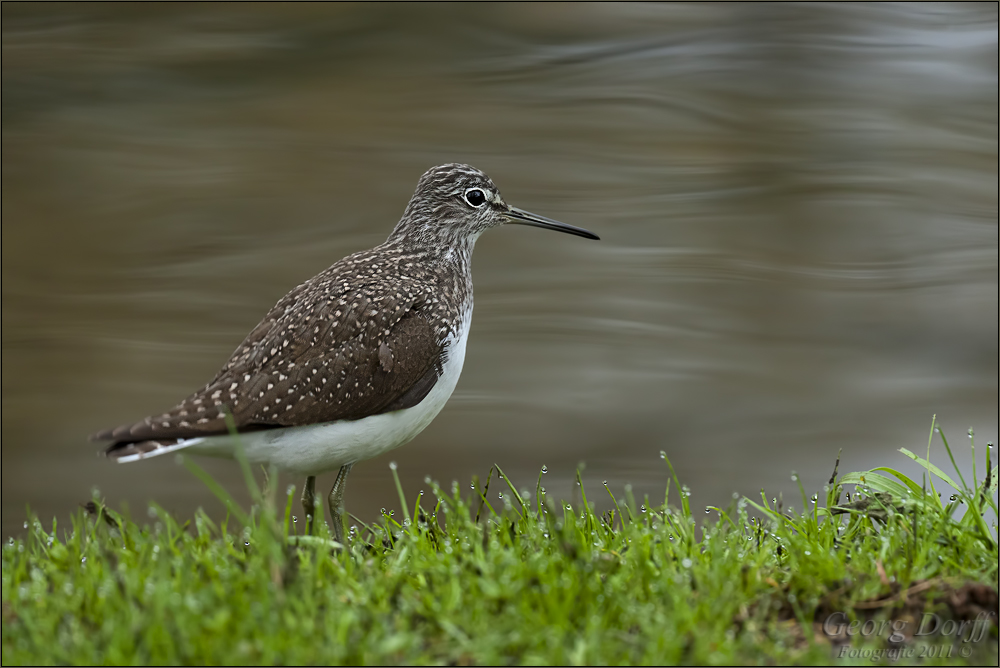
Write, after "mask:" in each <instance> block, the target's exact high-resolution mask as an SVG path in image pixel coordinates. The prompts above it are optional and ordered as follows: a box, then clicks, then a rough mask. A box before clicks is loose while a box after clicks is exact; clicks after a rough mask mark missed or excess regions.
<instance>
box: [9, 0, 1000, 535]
mask: <svg viewBox="0 0 1000 668" xmlns="http://www.w3.org/2000/svg"><path fill="white" fill-rule="evenodd" d="M2 19H3V21H2V30H3V59H2V60H3V63H2V68H3V69H2V72H3V76H2V86H3V103H2V114H3V116H2V117H3V155H2V179H3V197H2V206H3V209H2V213H3V226H2V231H3V251H2V253H3V254H2V263H3V264H2V279H3V283H2V290H3V301H2V317H3V338H2V345H3V365H2V367H3V373H2V381H3V397H2V400H3V404H2V408H3V419H2V456H3V473H2V493H3V532H4V535H8V534H12V533H19V532H20V531H21V530H22V529H21V525H22V522H23V520H24V518H25V505H30V506H31V508H32V509H33V510H35V511H38V512H39V513H40V515H41V517H42V518H43V521H45V522H46V523H48V522H49V521H51V518H52V516H56V517H58V518H62V519H63V520H65V518H66V517H68V515H69V514H70V513H72V512H74V510H75V509H76V508H77V507H78V504H79V503H80V502H83V501H86V500H88V499H89V498H90V495H91V489H92V488H94V487H98V488H99V489H100V491H101V494H102V495H103V496H104V497H105V498H106V500H107V501H108V502H109V503H110V504H111V505H112V506H113V507H117V506H120V505H121V504H123V503H126V504H129V506H130V507H131V508H132V510H133V513H134V514H144V512H145V508H146V506H147V504H148V503H149V502H150V501H155V502H157V503H159V504H161V505H162V506H164V507H166V508H167V509H169V510H171V511H174V512H177V513H180V514H182V515H183V514H190V513H191V512H193V510H194V509H195V508H196V507H197V506H199V505H202V506H204V507H205V508H206V509H207V510H209V511H210V512H211V513H212V514H215V515H220V514H221V513H222V510H221V507H220V505H219V503H218V502H217V501H216V500H215V499H214V497H212V496H211V495H210V493H209V492H208V491H207V490H206V489H205V487H204V486H203V485H202V484H201V483H200V482H198V481H197V480H196V479H195V478H194V477H193V476H192V475H191V474H190V473H189V472H188V471H187V470H186V469H184V468H183V467H181V466H178V465H177V463H176V462H175V460H174V457H173V456H166V457H162V458H158V459H154V460H150V461H148V462H142V463H138V464H131V465H128V466H119V465H115V464H113V463H111V462H109V461H107V460H104V459H102V458H100V457H99V456H97V454H96V453H97V452H98V447H97V446H96V445H95V444H92V443H89V442H88V441H87V436H88V435H89V434H90V433H92V432H94V431H96V430H98V429H100V428H104V427H107V426H112V425H117V424H120V423H123V422H127V421H132V420H135V419H138V418H141V417H143V416H145V415H147V414H150V413H153V412H158V411H160V410H163V409H165V408H167V407H169V406H172V405H173V404H174V403H175V402H176V401H178V400H179V399H181V398H183V397H184V396H186V395H187V394H188V393H189V392H190V391H192V390H194V389H195V388H197V387H199V386H200V385H202V384H203V383H204V382H206V381H207V380H208V379H209V378H211V377H212V376H213V375H214V373H215V372H216V370H217V369H218V368H219V367H220V366H221V364H222V363H223V362H224V361H225V360H226V359H227V358H228V355H229V354H230V352H231V351H232V350H233V349H234V348H235V347H236V345H237V344H238V343H239V342H240V341H241V340H242V338H243V336H244V335H245V334H246V333H247V332H248V331H249V330H250V329H251V328H252V327H253V326H254V325H255V324H256V323H257V322H258V320H259V319H260V318H261V316H263V314H264V313H265V312H266V311H267V309H268V308H269V307H270V306H271V305H272V304H273V303H274V302H275V301H276V300H277V299H278V298H279V297H281V296H282V295H283V294H284V293H285V292H287V291H288V290H289V289H291V288H292V287H294V286H295V285H297V284H298V283H300V282H301V281H303V280H305V279H307V278H309V277H310V276H312V275H314V274H316V273H318V272H319V271H321V270H322V269H324V268H325V267H327V266H328V265H330V264H331V263H333V262H334V261H336V260H338V259H339V258H341V257H343V256H344V255H346V254H348V253H351V252H353V251H356V250H359V249H364V248H368V247H371V246H373V245H375V244H378V243H380V242H381V241H382V240H384V238H385V237H386V236H387V235H388V233H389V232H390V231H391V229H392V227H393V225H394V224H395V222H396V221H397V220H398V219H399V216H400V215H401V213H402V211H403V207H404V206H405V204H406V202H407V200H408V199H409V197H410V195H411V193H412V191H413V188H414V186H415V184H416V181H417V178H418V177H419V176H420V174H421V173H422V172H423V171H424V170H426V169H427V168H428V167H430V166H432V165H435V164H438V163H442V162H452V161H458V162H468V163H471V164H473V165H475V166H477V167H480V168H481V169H483V170H485V171H486V172H487V173H488V174H490V175H491V176H492V177H493V179H494V181H495V182H496V183H497V185H498V186H499V187H500V189H501V192H502V193H503V194H504V196H505V198H506V200H507V201H508V202H509V203H511V204H513V205H515V206H519V207H522V208H525V209H528V210H530V211H534V212H537V213H540V214H543V215H546V216H550V217H553V218H557V219H559V220H563V221H565V222H568V223H572V224H574V225H579V226H583V227H586V228H589V229H591V230H594V231H595V232H597V233H598V234H600V235H601V237H602V239H603V240H602V241H601V242H599V243H598V242H587V241H584V240H581V239H577V238H574V237H568V236H564V235H559V234H553V233H549V232H544V231H541V230H535V229H529V228H523V227H511V228H505V229H500V230H496V231H492V232H490V233H488V234H487V235H485V236H484V237H483V238H482V239H480V241H479V244H478V247H477V250H476V256H475V260H474V263H473V266H474V276H475V285H476V311H475V317H474V319H473V328H472V335H471V339H470V345H469V349H468V355H467V357H466V363H465V371H464V375H463V376H462V379H461V381H460V382H459V385H458V389H457V390H456V392H455V395H454V396H453V398H452V400H451V402H450V403H449V404H448V406H447V407H446V408H445V410H444V411H443V412H442V413H441V415H440V416H439V417H438V418H437V420H436V421H435V422H434V423H433V424H432V425H431V426H430V427H429V428H428V429H427V430H426V431H425V432H424V433H423V434H421V435H420V436H419V437H418V438H417V439H416V440H415V441H413V442H411V443H410V444H408V445H406V446H404V447H403V448H401V449H399V450H397V451H395V452H393V453H390V455H388V456H386V457H382V458H379V459H376V460H372V461H369V462H364V463H362V464H360V465H358V466H357V467H355V469H354V472H353V473H352V476H351V479H350V480H349V483H348V487H347V499H346V502H347V506H348V509H349V510H351V511H353V512H355V513H357V514H358V515H359V516H360V517H362V518H363V519H365V520H371V519H374V518H375V517H377V515H378V511H379V509H380V508H381V507H383V506H387V507H395V506H397V505H398V502H397V501H396V495H395V491H394V489H393V486H392V478H391V475H390V472H389V469H388V463H389V461H390V460H395V461H397V462H398V463H399V471H400V473H401V475H402V479H403V484H404V487H405V488H406V490H407V492H408V493H410V494H415V493H416V492H417V491H418V490H420V489H424V488H426V485H425V484H424V478H425V476H431V477H432V478H434V479H436V480H439V481H441V482H442V484H444V485H445V486H446V487H447V486H448V485H449V483H450V482H451V481H452V480H458V481H459V482H460V484H462V485H463V486H465V487H467V486H468V483H469V480H470V478H471V476H472V475H473V474H479V475H481V476H484V475H485V474H486V472H487V471H488V470H489V468H490V466H491V465H492V464H493V463H494V462H496V463H498V464H499V465H500V466H501V467H502V468H503V469H504V470H505V472H506V473H507V474H508V475H509V476H510V477H511V478H512V479H513V480H514V481H515V482H517V483H518V484H519V485H521V486H523V487H526V488H530V489H532V490H533V489H534V486H535V480H536V478H537V476H538V472H539V470H540V469H541V467H542V466H543V465H547V468H548V471H549V472H548V473H547V475H546V476H545V479H544V484H545V486H546V487H547V488H548V489H549V491H550V493H552V494H553V495H556V496H562V497H564V498H567V499H568V498H571V497H572V495H573V494H574V490H573V487H574V485H573V483H572V480H573V476H574V471H575V468H576V466H577V464H578V462H581V461H583V462H586V465H587V468H586V470H585V475H584V480H585V482H586V483H587V484H588V485H589V488H590V494H589V496H590V498H591V499H595V498H596V499H598V502H599V503H600V504H603V503H604V498H606V495H605V494H604V493H603V491H602V490H601V489H600V484H601V482H602V481H604V480H607V481H608V484H609V485H610V487H611V489H612V490H614V491H615V492H616V493H620V492H621V490H622V488H623V486H624V485H625V484H627V483H628V484H631V485H633V488H634V490H635V493H636V494H637V495H638V496H639V497H640V499H641V496H642V494H644V493H648V494H650V495H651V496H653V497H656V498H662V497H661V495H662V493H663V490H664V486H665V482H666V477H667V471H666V467H665V466H664V463H663V462H662V461H661V460H660V457H659V452H660V451H661V450H663V451H665V452H666V453H667V454H668V455H669V456H670V458H671V460H672V461H673V463H674V465H675V467H676V469H677V472H678V475H679V476H680V478H681V480H682V481H683V482H685V483H686V484H687V485H689V486H690V488H691V490H692V494H693V496H692V502H693V503H694V504H695V505H705V504H718V505H724V504H726V503H728V502H729V500H730V498H731V495H732V494H733V493H734V492H735V493H743V494H748V495H756V494H759V490H760V488H761V487H765V488H766V489H767V491H768V495H769V496H771V495H776V494H778V493H783V494H784V498H785V502H786V505H793V506H795V507H799V506H800V505H801V501H800V497H799V495H798V492H797V491H796V490H797V488H796V486H795V483H793V482H792V481H791V479H790V475H791V472H792V471H793V470H795V471H798V472H799V474H800V476H801V478H802V480H803V483H804V485H805V488H806V490H807V491H808V492H810V493H811V492H812V491H818V490H820V489H821V488H822V485H823V484H824V483H825V482H826V479H827V478H828V477H829V475H830V473H831V471H832V468H833V463H834V461H835V459H836V457H837V453H838V451H839V450H841V449H843V453H844V454H843V460H842V464H841V472H846V471H848V470H860V469H863V468H868V467H872V466H876V465H883V464H888V465H893V466H898V467H900V468H902V469H904V470H908V471H913V470H914V469H913V467H907V465H906V460H904V458H903V457H902V456H901V455H899V454H898V453H896V449H897V448H899V447H901V446H905V447H908V448H910V449H911V450H915V451H918V452H923V451H924V449H925V448H926V444H927V436H928V429H929V426H930V421H931V416H932V414H935V413H936V414H937V415H938V419H939V421H940V422H941V424H942V425H943V427H944V429H945V433H946V434H949V435H950V436H951V441H952V443H953V444H954V445H956V450H957V451H958V452H959V454H960V456H961V458H962V459H961V461H962V462H963V465H964V466H968V464H969V454H968V452H969V448H968V438H967V436H966V431H967V429H968V428H969V427H974V428H975V430H976V442H977V444H978V445H979V452H980V454H981V453H982V452H983V450H984V449H985V448H984V447H983V446H985V443H986V441H995V440H996V437H997V422H998V421H997V412H998V411H997V378H998V370H997V369H998V353H997V349H998V343H997V342H998V331H997V317H998V314H997V279H998V271H997V244H998V237H997V230H998V224H997V5H996V4H993V3H986V4H937V5H935V4H915V5H898V4H894V5H864V4H833V5H822V4H820V5H815V4H810V5H784V4H781V5H753V4H751V5H743V4H695V5H649V4H640V5H622V4H611V5H589V4H588V5H563V4H558V5H548V4H517V5H507V4H503V5H480V4H477V5H455V4H444V5H409V4H392V5H378V4H375V5H370V4H363V5H342V4H335V5H295V4H291V5H289V4H281V5H239V4H237V5H229V4H208V5H188V4H177V5H175V4H167V5H162V4H157V5H146V4H139V5H133V4H124V5H120V4H109V5H100V4H98V5H94V4H48V3H45V4H10V3H4V4H3V6H2ZM932 457H934V458H935V459H936V460H937V461H938V463H941V464H944V463H945V462H946V461H947V460H946V458H945V455H944V453H943V450H942V449H941V447H940V441H936V442H935V446H934V450H933V455H932ZM201 463H202V465H203V466H205V467H206V468H207V469H208V470H209V471H210V472H211V473H212V474H213V475H215V476H217V477H218V478H219V479H220V480H221V481H222V482H223V483H224V484H225V485H226V486H227V487H228V488H229V489H231V490H233V491H234V492H235V493H237V496H239V497H240V498H244V499H245V498H246V495H245V493H243V483H242V482H241V478H240V474H239V471H238V468H237V467H236V466H235V465H234V464H232V463H231V462H227V461H218V460H201ZM945 468H946V469H948V468H949V467H945ZM980 470H981V466H980ZM917 477H918V478H919V475H918V476H917ZM287 482H288V483H295V484H297V485H300V486H301V482H302V481H301V480H292V479H289V480H288V481H287ZM285 484H286V481H285V480H284V478H283V479H282V482H281V485H282V487H281V489H282V490H283V489H284V485H285ZM320 484H321V486H322V487H323V488H324V489H326V488H327V487H328V486H329V485H330V484H332V475H328V476H326V477H324V478H322V479H321V480H320ZM493 494H494V492H493V491H491V495H493ZM602 495H603V496H602ZM296 510H297V508H296Z"/></svg>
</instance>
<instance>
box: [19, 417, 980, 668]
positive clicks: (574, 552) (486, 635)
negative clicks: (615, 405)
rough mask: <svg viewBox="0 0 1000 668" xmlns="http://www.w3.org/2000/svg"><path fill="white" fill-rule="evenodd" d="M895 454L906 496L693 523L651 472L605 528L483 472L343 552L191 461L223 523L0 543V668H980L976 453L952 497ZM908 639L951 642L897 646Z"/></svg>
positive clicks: (861, 490)
mask: <svg viewBox="0 0 1000 668" xmlns="http://www.w3.org/2000/svg"><path fill="white" fill-rule="evenodd" d="M934 434H935V431H934V429H933V427H932V436H933V435H934ZM941 437H942V438H943V435H941ZM929 447H930V446H929V444H928V453H929ZM948 453H949V456H950V454H951V450H950V448H948ZM904 454H905V455H906V456H908V457H910V458H912V459H914V460H915V461H917V462H918V463H920V464H921V465H922V466H923V467H924V469H925V471H926V473H925V475H924V477H923V479H922V480H920V481H915V480H911V479H909V478H907V477H906V476H904V475H903V474H901V473H899V472H897V471H895V470H892V469H890V468H886V467H883V468H879V469H875V470H872V471H867V472H864V473H852V474H848V475H845V476H843V477H840V478H839V479H831V483H830V485H829V486H828V488H827V489H826V490H824V491H823V492H822V493H821V494H820V495H819V497H811V498H810V497H808V496H807V494H806V492H805V491H803V492H802V506H801V507H802V508H803V511H802V512H788V511H787V510H784V509H783V508H782V507H781V505H780V504H778V503H776V502H775V501H774V500H769V499H768V498H767V497H766V496H765V495H763V493H762V495H761V498H760V499H759V500H750V499H741V500H739V501H733V502H732V503H731V504H729V505H728V507H725V508H721V507H720V508H711V509H709V510H708V511H703V510H697V511H693V510H692V509H691V508H690V507H689V503H688V493H687V490H686V489H685V488H684V487H683V486H681V485H680V484H679V483H678V481H677V478H676V477H675V476H674V475H673V469H672V467H670V464H669V460H666V457H664V462H663V466H664V474H665V477H667V479H668V481H669V482H668V484H667V486H666V494H665V498H664V499H663V500H662V501H660V500H658V501H656V502H655V503H654V502H651V501H650V500H649V499H645V500H644V501H643V502H638V501H637V500H636V499H634V498H632V496H631V494H630V493H629V492H628V491H626V493H625V495H624V497H623V498H620V497H615V496H611V492H610V490H607V489H599V490H598V492H600V494H601V495H602V496H604V498H605V501H606V503H605V504H602V505H607V506H608V507H610V508H611V510H610V511H608V512H605V513H603V514H597V513H596V511H595V510H594V507H595V504H594V503H593V498H592V497H593V494H594V490H585V489H583V487H582V485H581V487H580V494H581V497H582V503H579V504H577V507H571V506H570V505H567V504H566V503H565V502H558V503H556V502H554V501H553V500H552V499H550V498H549V497H548V495H546V494H545V492H544V487H543V486H542V483H543V482H544V476H543V475H542V474H541V473H540V474H539V476H538V482H537V484H536V485H535V486H534V490H521V491H519V488H517V487H515V485H514V484H512V481H509V480H508V479H507V477H506V476H505V475H504V474H503V472H502V471H500V469H499V468H496V469H495V473H496V475H494V471H492V470H491V472H490V475H489V476H488V477H487V478H486V480H485V481H482V482H481V481H478V480H474V482H473V485H472V488H471V489H470V487H469V486H468V485H464V486H459V485H457V484H453V485H452V486H451V488H450V489H441V488H440V487H439V486H438V485H437V484H435V483H433V482H430V481H428V485H427V490H428V493H426V494H422V495H418V496H416V497H414V496H413V495H412V494H411V495H410V497H409V498H405V497H404V493H403V490H402V488H400V490H399V494H400V503H401V505H400V507H399V508H398V510H396V511H394V512H388V513H386V514H385V515H384V516H383V518H382V521H381V522H380V523H379V524H378V525H375V526H370V527H369V526H364V525H363V524H359V526H360V527H361V528H360V530H358V531H357V532H355V533H353V535H352V540H351V541H350V547H349V548H348V549H345V550H341V549H338V546H337V545H336V544H335V543H334V542H333V541H332V540H331V538H330V537H329V535H328V534H327V533H325V531H324V530H323V529H321V531H324V533H323V534H322V535H320V536H315V537H304V536H297V535H296V528H297V527H299V526H300V525H301V524H302V523H301V522H298V523H296V522H294V521H292V513H293V512H294V510H293V509H295V510H297V508H298V500H297V495H296V494H295V492H294V490H293V489H291V488H289V489H288V490H287V494H285V495H282V496H281V497H279V495H278V493H277V492H278V490H276V489H274V486H273V485H272V486H267V485H265V488H264V489H263V490H260V489H258V488H257V486H256V484H255V483H254V482H253V477H252V476H251V475H249V473H250V472H249V467H247V466H246V465H245V463H244V464H243V465H244V470H245V472H246V473H247V481H248V485H250V491H251V495H252V496H253V498H254V499H255V502H254V505H253V506H252V508H250V509H249V510H246V509H240V508H239V507H237V506H236V505H235V504H234V503H233V502H232V499H230V498H229V497H228V495H227V494H226V492H225V491H224V490H222V489H221V488H220V487H219V486H218V485H215V484H214V483H213V482H212V481H211V480H210V479H208V478H207V477H206V476H204V474H203V473H202V472H201V471H200V469H198V468H197V467H196V466H194V465H193V464H192V463H191V462H188V465H189V466H190V467H191V468H192V470H193V471H195V472H196V473H197V474H198V475H201V476H202V477H203V478H204V479H206V481H207V482H209V483H210V485H211V486H212V488H213V490H214V491H215V492H216V494H218V495H219V496H220V498H221V499H222V500H223V501H224V502H225V503H227V504H229V507H230V513H229V519H228V520H227V521H224V522H222V523H221V524H216V523H214V522H213V521H212V520H211V519H209V517H208V516H207V515H206V514H205V513H204V512H201V511H199V512H198V513H197V514H196V515H195V517H194V518H193V520H192V521H188V522H184V523H181V522H179V521H178V520H177V519H176V518H174V517H171V516H170V515H169V514H167V513H166V512H164V511H163V510H162V509H160V508H158V507H157V506H152V507H151V509H150V513H151V518H152V524H151V525H145V526H141V525H139V524H137V523H135V522H134V521H132V520H130V519H128V518H126V517H123V516H121V515H119V514H118V513H115V512H113V511H111V510H109V509H107V508H105V507H103V506H102V505H101V504H100V503H99V502H96V500H95V503H94V504H93V505H92V506H91V512H90V513H89V514H85V513H83V512H82V511H81V513H80V514H79V515H78V516H77V517H76V518H75V519H74V521H73V526H72V527H71V528H70V529H69V530H68V531H64V530H61V529H60V528H59V527H57V526H56V525H55V523H54V522H53V524H52V527H51V530H50V531H47V530H46V529H45V528H44V527H43V526H42V524H41V523H39V522H38V521H37V520H31V523H30V527H29V531H28V535H27V537H26V538H24V539H21V540H15V539H11V540H10V541H9V542H8V543H7V544H5V545H4V549H3V663H4V665H14V664H36V663H41V664H53V663H62V664H79V663H84V664H101V663H111V664H134V663H141V664H146V663H189V664H241V663H255V664H256V663H268V664H273V663H284V664H289V663H291V664H299V663H323V664H338V663H362V664H370V663H377V664H381V663H445V664H481V663H485V664H508V663H553V664H563V663H566V664H626V663H647V664H649V663H651V664H670V663H689V664H690V663H697V664H758V663H772V664H773V663H778V664H785V663H803V664H826V663H829V662H830V660H831V658H834V659H837V660H838V661H841V662H847V663H861V664H871V663H872V662H873V661H874V662H875V663H886V662H888V661H890V660H894V661H898V662H900V663H920V664H928V663H930V664H935V663H939V664H955V663H971V664H976V663H980V662H984V661H985V662H989V663H994V664H995V663H996V661H997V630H996V629H997V627H996V616H995V615H996V605H997V604H996V590H997V581H998V573H997V570H998V568H997V526H996V520H995V518H996V514H997V502H996V499H995V495H996V491H997V482H996V481H997V469H996V467H995V466H994V465H993V463H992V461H991V457H992V448H989V449H988V450H987V453H986V458H985V459H986V468H985V470H983V471H981V473H982V477H981V478H980V477H976V475H977V474H976V473H974V474H973V475H974V477H973V480H972V482H971V484H966V481H965V480H964V479H962V478H961V476H958V477H959V479H958V480H953V479H952V478H951V477H949V476H948V475H947V474H945V473H944V472H943V471H942V470H940V469H938V468H937V467H936V466H934V465H933V464H931V463H930V462H929V461H927V458H925V457H919V456H917V455H914V454H913V453H910V452H909V451H904ZM973 455H974V456H975V450H973ZM543 472H544V470H543ZM956 472H957V468H956ZM835 473H836V472H835ZM578 480H579V479H578ZM397 483H398V479H397ZM845 485H847V487H845ZM851 485H854V486H855V488H854V491H853V493H852V494H851V495H850V497H848V496H846V495H845V494H846V490H848V489H850V487H851ZM800 489H801V485H800ZM529 491H530V493H529ZM588 492H589V493H590V495H591V498H590V499H588ZM605 495H606V496H605ZM706 513H707V514H706ZM983 513H986V516H985V517H984V515H983ZM991 513H992V516H991V515H990V514H991ZM320 526H321V527H322V526H323V524H322V522H321V523H320ZM991 595H992V597H993V598H992V599H990V596H991ZM991 601H992V602H991ZM990 606H992V608H991V607H990ZM982 610H987V611H989V610H992V613H993V617H992V618H991V619H990V620H988V621H987V625H986V626H983V625H982V624H980V628H982V629H987V632H986V634H985V640H984V641H981V642H966V640H967V639H968V637H969V636H970V635H973V629H972V627H971V626H969V625H967V626H966V627H964V628H963V630H962V632H961V633H960V632H959V630H958V628H959V627H957V626H955V624H957V622H958V621H961V620H962V619H965V620H970V619H973V618H974V617H975V614H977V613H979V612H981V611H982ZM831 615H833V617H831ZM931 615H937V616H936V617H934V616H931ZM831 619H832V620H834V623H831V621H830V620H831ZM880 620H881V621H885V622H886V623H887V624H889V625H890V626H889V627H882V629H883V630H874V629H876V626H875V624H876V623H877V622H879V621H880ZM921 620H931V621H933V620H937V622H938V623H940V624H942V625H943V624H944V623H945V622H947V623H951V624H952V625H953V626H952V627H945V626H939V630H943V631H944V634H940V633H939V634H937V635H928V636H916V637H914V633H915V632H916V631H917V630H918V628H919V622H920V621H921ZM824 621H825V622H826V624H825V626H826V629H827V632H824ZM851 622H854V626H853V627H852V626H850V623H851ZM906 622H909V623H907V624H905V625H904V626H900V624H901V623H906ZM866 623H867V625H865V624H866ZM893 624H895V625H896V626H892V625H893ZM886 628H888V629H890V630H885V629H886ZM851 629H853V631H852V630H851ZM866 629H869V631H868V632H866V631H865V630H866ZM891 629H896V630H899V631H900V634H901V635H900V636H899V637H898V638H895V640H899V641H900V643H899V644H891V643H890V639H889V636H890V635H891V633H892V632H891ZM838 630H839V633H838ZM925 630H926V629H925ZM831 633H832V634H833V636H834V637H833V638H830V637H829V636H830V634H831ZM842 643H846V644H842ZM894 647H895V648H896V649H895V650H893V651H896V652H899V654H896V655H890V654H885V652H886V651H887V650H889V649H891V648H894ZM852 652H853V654H852ZM873 652H874V653H875V654H874V657H873V655H872V653H873Z"/></svg>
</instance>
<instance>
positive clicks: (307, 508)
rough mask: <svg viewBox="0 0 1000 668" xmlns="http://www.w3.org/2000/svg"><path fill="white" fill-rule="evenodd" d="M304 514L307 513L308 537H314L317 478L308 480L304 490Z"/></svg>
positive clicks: (312, 476) (311, 477)
mask: <svg viewBox="0 0 1000 668" xmlns="http://www.w3.org/2000/svg"><path fill="white" fill-rule="evenodd" d="M302 512H303V513H305V520H306V535H307V536H311V535H312V527H313V517H314V516H315V515H316V476H314V475H311V476H309V477H308V478H306V486H305V487H303V488H302Z"/></svg>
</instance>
